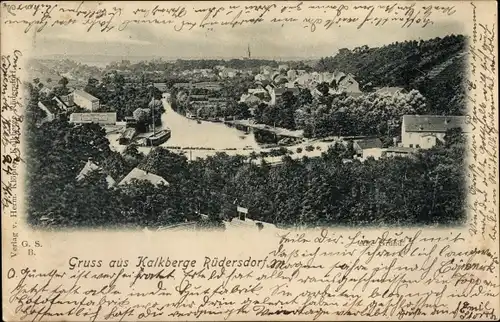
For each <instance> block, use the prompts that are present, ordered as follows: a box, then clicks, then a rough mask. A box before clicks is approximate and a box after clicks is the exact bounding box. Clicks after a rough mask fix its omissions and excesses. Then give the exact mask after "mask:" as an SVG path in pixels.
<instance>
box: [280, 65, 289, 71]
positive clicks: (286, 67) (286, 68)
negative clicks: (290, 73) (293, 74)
mask: <svg viewBox="0 0 500 322" xmlns="http://www.w3.org/2000/svg"><path fill="white" fill-rule="evenodd" d="M278 69H279V70H285V71H287V70H288V65H287V64H281V65H279V66H278Z"/></svg>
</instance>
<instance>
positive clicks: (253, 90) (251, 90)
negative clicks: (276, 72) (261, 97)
mask: <svg viewBox="0 0 500 322" xmlns="http://www.w3.org/2000/svg"><path fill="white" fill-rule="evenodd" d="M248 94H254V95H256V94H267V91H266V90H265V89H263V88H262V87H258V88H249V89H248Z"/></svg>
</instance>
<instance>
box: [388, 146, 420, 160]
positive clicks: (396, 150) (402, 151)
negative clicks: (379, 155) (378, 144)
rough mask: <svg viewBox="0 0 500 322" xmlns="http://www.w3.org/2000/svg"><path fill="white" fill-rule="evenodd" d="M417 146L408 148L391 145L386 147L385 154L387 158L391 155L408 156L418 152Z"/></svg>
mask: <svg viewBox="0 0 500 322" xmlns="http://www.w3.org/2000/svg"><path fill="white" fill-rule="evenodd" d="M417 151H418V149H416V148H406V147H390V148H387V149H385V152H384V153H383V156H385V157H387V158H391V157H408V156H411V155H412V154H414V153H415V152H417Z"/></svg>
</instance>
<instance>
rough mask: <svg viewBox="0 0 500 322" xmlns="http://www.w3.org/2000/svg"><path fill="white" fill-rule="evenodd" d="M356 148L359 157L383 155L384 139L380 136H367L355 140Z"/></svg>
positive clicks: (376, 157) (378, 156) (377, 157)
mask: <svg viewBox="0 0 500 322" xmlns="http://www.w3.org/2000/svg"><path fill="white" fill-rule="evenodd" d="M353 146H354V150H355V151H356V154H357V156H358V157H361V158H362V159H366V158H368V157H373V158H375V159H379V158H380V157H382V141H381V140H380V139H379V138H366V139H360V140H355V141H354V145H353Z"/></svg>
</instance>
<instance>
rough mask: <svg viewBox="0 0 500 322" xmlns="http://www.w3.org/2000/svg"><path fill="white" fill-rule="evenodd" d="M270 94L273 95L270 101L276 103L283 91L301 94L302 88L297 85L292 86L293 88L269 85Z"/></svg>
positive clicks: (272, 103)
mask: <svg viewBox="0 0 500 322" xmlns="http://www.w3.org/2000/svg"><path fill="white" fill-rule="evenodd" d="M268 91H269V96H271V101H270V102H269V104H270V105H274V104H276V100H277V99H278V98H280V97H281V96H282V95H283V93H285V92H290V93H292V94H293V95H295V96H296V95H299V92H300V89H299V88H297V87H292V88H286V87H280V88H274V87H271V86H270V87H269V88H268Z"/></svg>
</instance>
